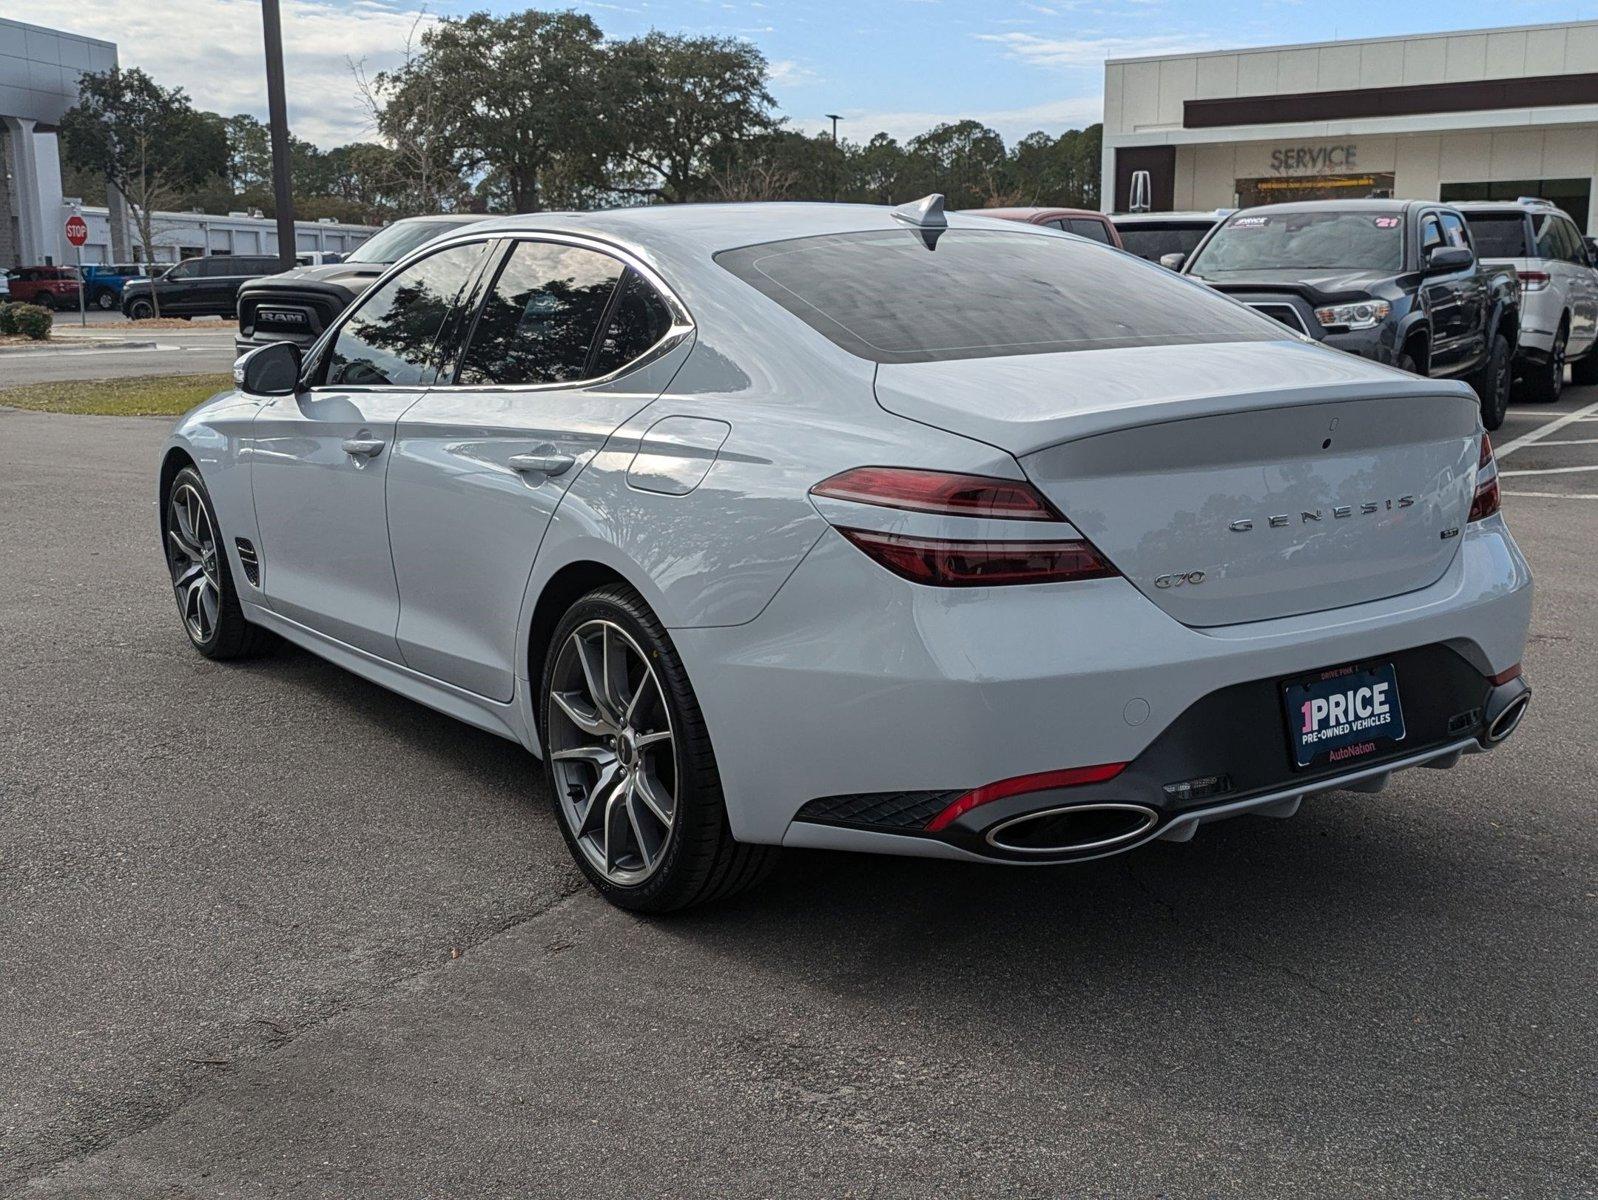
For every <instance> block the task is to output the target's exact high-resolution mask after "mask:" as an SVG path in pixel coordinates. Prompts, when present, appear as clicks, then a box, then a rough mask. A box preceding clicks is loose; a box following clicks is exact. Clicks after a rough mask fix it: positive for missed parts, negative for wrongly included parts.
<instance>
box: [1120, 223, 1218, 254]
mask: <svg viewBox="0 0 1598 1200" xmlns="http://www.w3.org/2000/svg"><path fill="white" fill-rule="evenodd" d="M1213 224H1214V222H1213V221H1212V222H1210V223H1209V224H1206V225H1178V224H1174V223H1173V224H1169V225H1165V224H1151V223H1145V222H1142V221H1140V222H1138V223H1137V224H1136V225H1117V226H1116V229H1117V231H1119V233H1120V235H1121V246H1122V248H1123V249H1125V250H1128V251H1130V252H1131V253H1133V254H1135V255H1137V256H1138V257H1139V258H1146V259H1148V260H1149V261H1150V262H1159V261H1160V259H1161V258H1163V257H1164V256H1165V255H1167V254H1182V255H1188V254H1191V253H1193V247H1194V246H1196V245H1198V244H1199V243H1200V242H1201V241H1203V240H1204V235H1205V234H1206V233H1208V232H1209V231H1210V226H1211V225H1213Z"/></svg>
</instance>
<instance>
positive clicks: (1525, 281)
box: [1518, 271, 1548, 292]
mask: <svg viewBox="0 0 1598 1200" xmlns="http://www.w3.org/2000/svg"><path fill="white" fill-rule="evenodd" d="M1518 274H1519V275H1520V290H1521V291H1523V292H1540V291H1542V290H1543V288H1545V287H1547V286H1548V272H1547V271H1521V272H1519V273H1518Z"/></svg>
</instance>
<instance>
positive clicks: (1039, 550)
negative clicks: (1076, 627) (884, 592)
mask: <svg viewBox="0 0 1598 1200" xmlns="http://www.w3.org/2000/svg"><path fill="white" fill-rule="evenodd" d="M838 532H839V533H841V534H843V536H844V537H846V538H848V539H849V540H850V541H851V542H853V543H854V544H855V545H856V546H858V547H859V548H860V549H861V550H862V551H864V552H865V554H866V556H867V557H868V558H870V559H873V560H874V561H876V562H878V563H881V564H882V565H883V566H884V567H887V568H888V570H890V571H892V572H893V573H894V574H895V575H898V576H900V577H902V578H904V579H908V580H910V581H911V582H912V583H925V584H931V585H932V586H934V587H995V586H998V585H1000V584H1008V583H1059V582H1062V581H1066V580H1075V579H1104V578H1107V577H1109V576H1112V575H1115V574H1118V572H1117V571H1116V569H1115V568H1114V567H1112V566H1110V564H1109V563H1107V562H1105V561H1104V559H1103V558H1101V557H1100V556H1099V552H1098V551H1097V550H1095V549H1094V548H1093V547H1092V546H1091V545H1090V544H1089V543H1087V542H1083V541H1068V542H961V541H953V540H950V539H947V538H921V537H908V536H906V535H904V534H898V533H879V532H877V531H876V530H872V529H839V530H838Z"/></svg>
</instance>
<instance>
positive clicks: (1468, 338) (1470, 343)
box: [1439, 210, 1487, 361]
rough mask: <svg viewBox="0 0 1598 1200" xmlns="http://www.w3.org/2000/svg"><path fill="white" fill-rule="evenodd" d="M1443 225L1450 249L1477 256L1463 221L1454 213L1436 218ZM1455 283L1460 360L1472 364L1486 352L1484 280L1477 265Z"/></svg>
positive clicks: (1444, 237) (1442, 214) (1455, 280)
mask: <svg viewBox="0 0 1598 1200" xmlns="http://www.w3.org/2000/svg"><path fill="white" fill-rule="evenodd" d="M1439 215H1440V217H1441V219H1442V223H1443V240H1444V241H1445V242H1447V243H1448V245H1450V246H1457V247H1459V248H1460V249H1463V250H1469V251H1470V252H1471V253H1472V254H1475V253H1476V247H1475V245H1474V244H1473V243H1472V242H1471V239H1470V230H1468V229H1466V228H1465V219H1464V218H1463V217H1462V216H1460V215H1459V214H1458V213H1456V212H1448V211H1446V210H1445V211H1444V212H1442V213H1441V214H1439ZM1451 278H1452V279H1453V281H1454V283H1453V287H1454V299H1455V303H1456V304H1457V305H1458V308H1457V310H1456V312H1457V321H1458V326H1457V329H1456V335H1457V337H1458V339H1459V347H1460V358H1461V359H1462V360H1467V361H1468V360H1472V359H1476V358H1478V357H1480V356H1481V355H1482V354H1484V353H1486V350H1487V279H1486V277H1485V274H1484V272H1483V271H1482V270H1481V269H1480V267H1479V264H1472V265H1471V267H1470V268H1469V269H1468V270H1465V271H1460V272H1458V273H1457V274H1455V275H1453V276H1452V277H1451Z"/></svg>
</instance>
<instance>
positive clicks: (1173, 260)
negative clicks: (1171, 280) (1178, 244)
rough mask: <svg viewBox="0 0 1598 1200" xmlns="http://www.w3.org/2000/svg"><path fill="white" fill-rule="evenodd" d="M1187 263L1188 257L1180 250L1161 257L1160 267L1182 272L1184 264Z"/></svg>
mask: <svg viewBox="0 0 1598 1200" xmlns="http://www.w3.org/2000/svg"><path fill="white" fill-rule="evenodd" d="M1186 261H1187V255H1185V254H1183V253H1182V252H1181V251H1180V250H1172V251H1171V252H1170V253H1169V254H1162V255H1160V266H1162V267H1165V268H1166V269H1167V270H1171V271H1180V270H1181V269H1182V264H1183V263H1185V262H1186Z"/></svg>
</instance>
